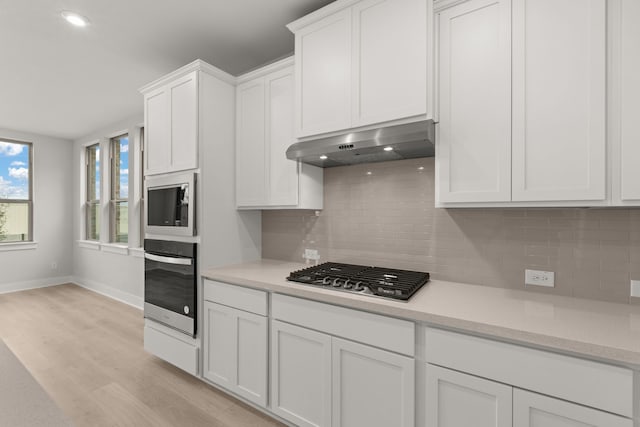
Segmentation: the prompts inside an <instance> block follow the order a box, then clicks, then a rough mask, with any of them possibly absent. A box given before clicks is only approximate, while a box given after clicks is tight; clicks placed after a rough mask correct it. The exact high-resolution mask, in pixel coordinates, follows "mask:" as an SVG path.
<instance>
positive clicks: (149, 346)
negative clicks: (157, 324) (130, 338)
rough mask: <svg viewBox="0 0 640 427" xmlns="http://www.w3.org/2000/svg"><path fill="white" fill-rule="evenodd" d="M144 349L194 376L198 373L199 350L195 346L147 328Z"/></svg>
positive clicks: (145, 328)
mask: <svg viewBox="0 0 640 427" xmlns="http://www.w3.org/2000/svg"><path fill="white" fill-rule="evenodd" d="M144 349H145V350H146V351H147V352H149V353H151V354H153V355H156V356H158V357H159V358H160V359H162V360H166V361H167V362H169V363H171V364H172V365H175V366H177V367H178V368H180V369H182V370H184V371H186V372H188V373H190V374H192V375H197V373H198V348H197V347H196V346H194V345H191V344H188V343H186V342H184V341H181V340H179V339H177V338H174V337H172V336H170V335H167V334H165V333H164V332H160V331H158V330H156V329H153V328H150V327H149V326H145V327H144Z"/></svg>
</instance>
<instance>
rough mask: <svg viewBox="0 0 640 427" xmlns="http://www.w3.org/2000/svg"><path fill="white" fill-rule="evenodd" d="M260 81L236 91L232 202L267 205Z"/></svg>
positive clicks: (245, 204) (242, 204)
mask: <svg viewBox="0 0 640 427" xmlns="http://www.w3.org/2000/svg"><path fill="white" fill-rule="evenodd" d="M264 127H265V111H264V80H263V79H257V80H253V81H250V82H247V83H243V84H241V85H238V87H237V88H236V203H237V205H238V206H260V205H264V204H266V203H267V187H266V185H265V182H266V177H267V176H266V169H265V168H266V163H265V156H266V155H267V152H266V148H267V147H266V141H265V133H264Z"/></svg>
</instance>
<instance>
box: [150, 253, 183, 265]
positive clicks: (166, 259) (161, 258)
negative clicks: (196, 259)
mask: <svg viewBox="0 0 640 427" xmlns="http://www.w3.org/2000/svg"><path fill="white" fill-rule="evenodd" d="M144 257H145V259H148V260H151V261H157V262H163V263H165V264H177V265H191V264H193V260H192V259H191V258H174V257H169V256H160V255H154V254H148V253H145V254H144Z"/></svg>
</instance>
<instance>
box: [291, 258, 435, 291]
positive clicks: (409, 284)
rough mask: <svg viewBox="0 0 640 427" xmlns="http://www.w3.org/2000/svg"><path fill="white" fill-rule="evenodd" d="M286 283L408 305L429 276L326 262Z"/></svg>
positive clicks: (419, 273) (406, 271)
mask: <svg viewBox="0 0 640 427" xmlns="http://www.w3.org/2000/svg"><path fill="white" fill-rule="evenodd" d="M287 280H289V281H293V282H299V283H305V284H310V285H316V286H325V287H330V288H333V289H337V290H343V291H349V292H359V293H363V294H367V295H369V294H372V295H377V296H381V297H386V298H392V299H398V300H404V301H406V300H408V299H409V298H411V296H412V295H413V294H414V293H416V291H418V289H420V288H421V287H422V286H423V285H424V284H425V283H427V282H428V281H429V273H423V272H419V271H408V270H397V269H392V268H381V267H367V266H362V265H354V264H341V263H335V262H325V263H323V264H320V265H316V266H313V267H309V268H305V269H302V270H298V271H294V272H292V273H291V274H290V275H289V277H287Z"/></svg>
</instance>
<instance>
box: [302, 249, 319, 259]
mask: <svg viewBox="0 0 640 427" xmlns="http://www.w3.org/2000/svg"><path fill="white" fill-rule="evenodd" d="M302 258H304V259H308V260H312V261H317V260H319V259H320V254H319V253H318V250H317V249H305V250H304V255H302Z"/></svg>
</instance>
